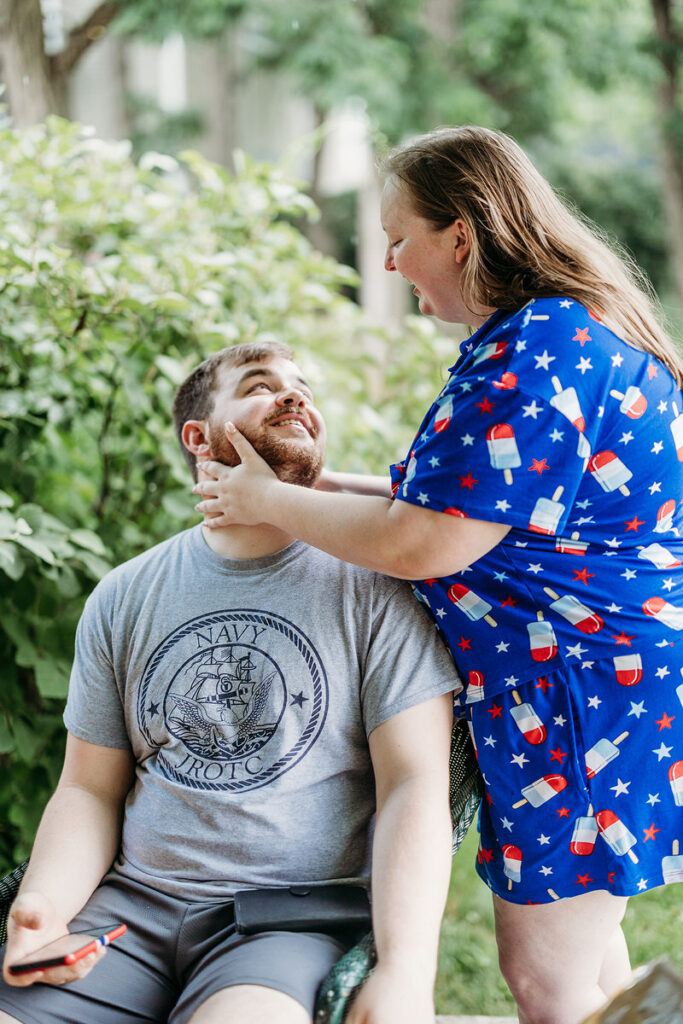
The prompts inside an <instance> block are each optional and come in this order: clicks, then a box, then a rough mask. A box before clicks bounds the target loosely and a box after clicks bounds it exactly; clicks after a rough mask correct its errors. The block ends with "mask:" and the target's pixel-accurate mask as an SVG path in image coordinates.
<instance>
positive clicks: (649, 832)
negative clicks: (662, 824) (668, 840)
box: [643, 821, 662, 843]
mask: <svg viewBox="0 0 683 1024" xmlns="http://www.w3.org/2000/svg"><path fill="white" fill-rule="evenodd" d="M661 831H662V830H661V828H655V823H654V821H653V822H652V824H651V825H650V827H649V828H644V829H643V842H644V843H646V842H647V841H648V839H651V840H652V841H653V842H654V841H655V833H656V832H661Z"/></svg>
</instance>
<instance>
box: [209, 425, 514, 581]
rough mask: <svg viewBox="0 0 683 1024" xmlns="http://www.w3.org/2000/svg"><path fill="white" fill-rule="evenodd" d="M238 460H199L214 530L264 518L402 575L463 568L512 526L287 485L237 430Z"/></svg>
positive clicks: (330, 549) (370, 566)
mask: <svg viewBox="0 0 683 1024" xmlns="http://www.w3.org/2000/svg"><path fill="white" fill-rule="evenodd" d="M230 441H231V443H232V444H233V445H234V447H235V449H236V451H237V453H238V455H239V456H240V458H241V460H242V461H241V464H240V465H239V466H235V467H234V468H230V469H229V468H228V467H227V466H224V465H223V464H222V463H219V462H202V472H203V473H204V474H205V475H208V476H210V477H212V479H210V480H204V481H202V482H200V483H198V484H197V485H196V486H195V488H194V493H195V494H200V495H201V496H202V497H203V498H204V500H203V501H201V502H200V503H199V504H198V505H197V509H198V510H199V511H200V512H202V513H203V514H204V516H206V517H209V518H207V519H206V520H205V525H206V526H207V527H209V528H213V529H215V528H217V527H223V526H229V525H234V524H236V523H240V524H242V525H245V526H255V525H257V524H258V523H263V522H267V523H270V524H271V525H272V526H276V527H278V528H279V529H281V530H284V531H285V532H287V533H289V534H292V535H293V536H295V537H298V538H299V539H300V540H303V541H305V542H306V543H308V544H310V545H312V547H316V548H320V549H321V550H322V551H327V552H328V553H329V554H331V555H335V556H336V557H337V558H341V559H343V560H344V561H346V562H353V563H354V564H356V565H363V566H366V567H367V568H368V569H374V570H375V571H376V572H383V573H386V574H387V575H389V576H396V577H398V578H399V579H428V578H430V577H432V576H433V577H437V576H449V575H451V574H452V573H455V572H459V571H460V570H461V569H464V568H466V567H467V566H469V565H471V564H472V563H473V562H475V561H476V560H477V559H478V558H481V556H482V555H484V554H486V552H487V551H490V550H491V548H494V547H495V546H496V545H497V544H498V543H500V541H501V540H502V539H503V537H504V536H505V535H506V533H507V532H508V530H509V529H510V527H509V526H506V525H503V524H501V523H490V522H485V521H483V520H480V519H464V518H459V517H456V516H450V515H444V514H443V513H441V512H432V511H430V510H429V509H425V508H420V507H419V506H416V505H411V504H408V502H405V501H392V500H391V499H390V498H380V497H366V496H364V495H358V494H337V493H329V492H324V491H317V490H311V489H309V488H305V487H298V486H297V485H295V484H286V483H283V482H282V481H281V480H278V478H277V477H276V476H275V474H274V473H273V471H272V470H271V468H270V467H269V466H268V464H267V463H266V462H265V461H264V460H263V459H262V458H261V457H260V456H259V455H258V454H257V453H256V452H255V451H254V449H253V448H252V446H251V445H250V444H249V442H248V441H247V440H246V438H244V437H243V436H242V434H240V433H239V431H237V430H234V432H230Z"/></svg>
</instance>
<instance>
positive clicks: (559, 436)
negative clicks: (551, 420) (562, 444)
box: [548, 427, 564, 444]
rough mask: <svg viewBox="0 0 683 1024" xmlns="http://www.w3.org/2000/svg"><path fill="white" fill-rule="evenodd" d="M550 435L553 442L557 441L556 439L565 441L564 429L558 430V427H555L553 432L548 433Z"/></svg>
mask: <svg viewBox="0 0 683 1024" xmlns="http://www.w3.org/2000/svg"><path fill="white" fill-rule="evenodd" d="M548 437H549V438H550V440H551V441H552V442H553V444H554V443H555V441H563V440H564V430H558V429H557V427H555V429H554V430H553V432H552V434H548Z"/></svg>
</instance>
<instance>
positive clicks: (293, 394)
mask: <svg viewBox="0 0 683 1024" xmlns="http://www.w3.org/2000/svg"><path fill="white" fill-rule="evenodd" d="M305 401H306V398H305V396H304V393H303V391H299V389H298V388H295V387H291V388H287V389H285V390H284V391H281V392H280V393H279V395H278V396H277V402H278V404H279V405H304V403H305Z"/></svg>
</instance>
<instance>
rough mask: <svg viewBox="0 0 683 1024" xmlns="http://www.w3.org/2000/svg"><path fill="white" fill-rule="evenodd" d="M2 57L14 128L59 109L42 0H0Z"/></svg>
mask: <svg viewBox="0 0 683 1024" xmlns="http://www.w3.org/2000/svg"><path fill="white" fill-rule="evenodd" d="M0 60H1V61H2V80H3V82H4V83H5V86H6V88H7V92H6V99H7V104H8V108H9V114H10V116H11V118H12V123H13V126H14V127H15V128H24V127H26V126H27V125H31V124H35V123H36V122H37V121H43V120H44V119H45V118H46V116H47V115H48V114H51V113H55V112H56V111H57V96H56V92H55V89H54V86H53V83H52V81H51V77H50V70H49V62H48V58H47V57H46V56H45V48H44V45H43V15H42V11H41V9H40V0H0Z"/></svg>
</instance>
